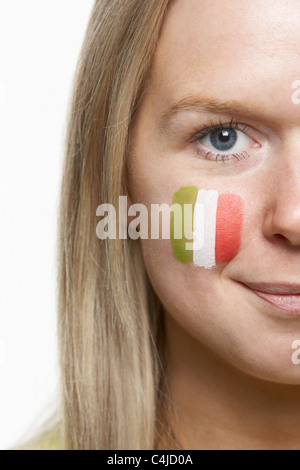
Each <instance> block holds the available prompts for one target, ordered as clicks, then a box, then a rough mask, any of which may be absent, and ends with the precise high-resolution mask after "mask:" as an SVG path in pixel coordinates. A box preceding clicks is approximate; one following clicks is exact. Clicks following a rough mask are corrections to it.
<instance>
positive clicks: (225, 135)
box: [219, 131, 230, 143]
mask: <svg viewBox="0 0 300 470" xmlns="http://www.w3.org/2000/svg"><path fill="white" fill-rule="evenodd" d="M219 139H220V141H221V142H225V143H227V142H228V141H229V139H230V134H229V132H228V131H222V132H221V134H220V136H219Z"/></svg>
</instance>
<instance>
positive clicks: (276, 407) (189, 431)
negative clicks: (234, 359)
mask: <svg viewBox="0 0 300 470" xmlns="http://www.w3.org/2000/svg"><path fill="white" fill-rule="evenodd" d="M165 320H166V334H167V351H166V363H167V364H168V368H167V372H166V375H167V382H168V389H169V393H170V396H171V404H172V406H171V407H170V412H169V413H170V416H169V419H170V422H171V426H172V429H173V431H174V433H175V435H176V438H177V440H178V441H179V442H180V445H181V446H182V448H183V449H203V450H205V449H213V450H215V449H216V450H221V449H222V450H226V449H235V450H239V449H240V450H247V449H250V450H253V449H257V450H259V449H268V450H276V449H278V450H280V449H283V450H284V449H299V448H300V424H299V423H300V386H296V385H286V384H277V383H272V382H267V381H263V380H261V379H257V378H254V377H251V376H249V375H247V374H245V373H243V372H241V371H239V370H237V369H235V368H234V367H233V366H231V365H229V364H226V363H225V362H223V361H222V359H221V358H220V357H217V356H216V355H215V354H214V353H213V352H211V351H210V350H209V349H208V348H206V347H205V346H203V345H201V344H200V342H199V341H197V340H196V339H195V338H193V337H192V336H191V335H189V334H188V333H187V332H186V331H185V330H183V329H182V328H181V327H180V326H179V325H178V324H177V323H176V322H175V321H174V320H173V319H172V318H171V317H170V316H169V315H168V314H166V318H165Z"/></svg>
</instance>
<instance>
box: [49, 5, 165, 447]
mask: <svg viewBox="0 0 300 470" xmlns="http://www.w3.org/2000/svg"><path fill="white" fill-rule="evenodd" d="M168 3H169V0H149V1H147V2H146V1H144V0H98V1H96V2H95V5H94V8H93V11H92V16H91V19H90V22H89V25H88V29H87V34H86V38H85V41H84V45H83V49H82V53H81V56H80V60H79V65H78V71H77V74H76V79H75V86H74V94H73V99H72V103H71V109H70V118H69V124H68V132H67V140H66V158H65V163H64V172H63V180H62V188H61V204H60V224H59V226H60V228H59V253H58V256H59V341H60V364H61V383H62V405H63V406H62V408H63V410H62V415H63V416H62V424H63V447H64V448H66V449H77V450H79V449H80V450H88V449H108V450H111V449H114V450H120V449H137V450H139V449H155V448H158V447H159V446H160V445H161V443H160V442H161V441H162V439H163V434H168V433H169V434H170V435H171V431H170V430H169V429H168V425H167V424H166V423H167V419H164V416H163V415H164V414H163V413H162V412H161V410H162V408H163V406H164V405H162V403H163V397H164V394H165V393H166V392H165V390H164V380H163V375H164V358H163V357H164V353H163V345H164V338H163V311H162V306H161V304H160V302H159V301H158V299H157V297H156V295H155V293H154V292H153V290H152V287H151V285H150V282H149V280H148V278H147V274H146V272H145V268H144V263H143V258H142V254H141V249H140V244H139V242H137V241H130V240H109V241H107V240H105V241H100V240H99V239H98V238H97V237H96V225H97V220H96V208H97V206H98V205H99V204H101V203H110V204H113V205H114V206H115V207H118V198H119V196H120V195H121V194H126V158H127V156H128V153H129V152H130V135H131V130H132V127H133V123H134V118H135V115H136V111H137V109H138V106H139V103H140V102H141V100H142V98H143V94H144V92H145V90H146V87H147V81H148V79H149V74H150V69H151V63H152V59H153V55H154V52H155V48H156V45H157V41H158V38H159V34H160V30H161V27H162V24H163V19H164V15H165V13H166V9H167V6H168Z"/></svg>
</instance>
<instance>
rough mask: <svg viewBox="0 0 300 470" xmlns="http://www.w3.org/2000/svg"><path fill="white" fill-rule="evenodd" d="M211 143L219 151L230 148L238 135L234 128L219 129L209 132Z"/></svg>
mask: <svg viewBox="0 0 300 470" xmlns="http://www.w3.org/2000/svg"><path fill="white" fill-rule="evenodd" d="M209 140H210V143H211V145H212V146H213V147H214V148H215V149H216V150H218V151H219V152H226V151H228V150H231V149H232V148H233V147H234V146H235V144H236V142H237V140H238V135H237V131H236V130H235V129H221V130H217V131H214V132H211V133H210V134H209Z"/></svg>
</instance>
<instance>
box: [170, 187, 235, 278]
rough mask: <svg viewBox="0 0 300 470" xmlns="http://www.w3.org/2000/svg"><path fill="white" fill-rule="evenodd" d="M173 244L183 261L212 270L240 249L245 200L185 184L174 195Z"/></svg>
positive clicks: (176, 254)
mask: <svg viewBox="0 0 300 470" xmlns="http://www.w3.org/2000/svg"><path fill="white" fill-rule="evenodd" d="M173 209H174V210H173V213H172V217H171V230H170V234H171V244H172V251H173V255H174V257H175V258H176V259H177V260H178V261H180V262H181V263H183V264H187V263H190V262H193V264H194V265H195V266H198V267H203V268H206V269H210V268H212V267H214V266H216V265H217V264H220V263H226V262H229V261H230V260H232V259H233V258H234V257H235V256H236V254H237V253H238V251H239V248H240V244H241V233H242V227H243V218H244V201H243V199H242V198H241V197H240V196H238V195H235V194H230V193H225V194H219V193H218V192H217V191H215V190H198V188H197V187H196V186H191V187H183V188H181V189H180V190H179V191H178V192H177V193H175V194H174V198H173Z"/></svg>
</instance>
